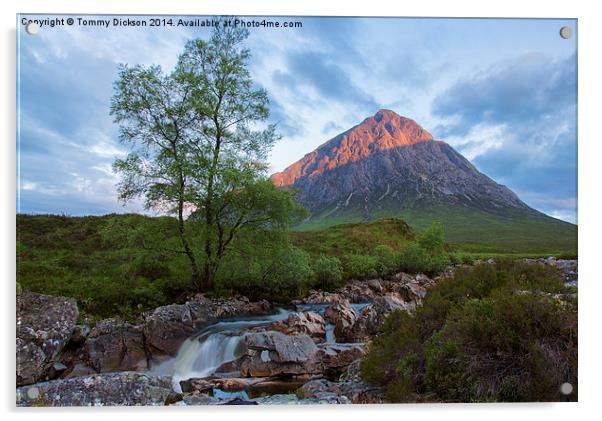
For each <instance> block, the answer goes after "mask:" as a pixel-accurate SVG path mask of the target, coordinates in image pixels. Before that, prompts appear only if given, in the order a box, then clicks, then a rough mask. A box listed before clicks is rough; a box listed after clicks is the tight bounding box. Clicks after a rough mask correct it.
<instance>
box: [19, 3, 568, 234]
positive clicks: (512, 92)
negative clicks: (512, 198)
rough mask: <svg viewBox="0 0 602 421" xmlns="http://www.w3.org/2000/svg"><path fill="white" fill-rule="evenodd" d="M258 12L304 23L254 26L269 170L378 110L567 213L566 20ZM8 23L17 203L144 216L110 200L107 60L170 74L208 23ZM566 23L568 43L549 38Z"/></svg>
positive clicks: (113, 133)
mask: <svg viewBox="0 0 602 421" xmlns="http://www.w3.org/2000/svg"><path fill="white" fill-rule="evenodd" d="M26 17H27V18H35V19H44V18H47V16H33V15H26ZM73 18H75V19H77V16H73ZM82 18H84V19H92V20H96V19H112V18H113V17H112V16H82ZM172 18H173V20H174V23H176V22H177V20H178V19H179V17H172ZM185 19H186V20H189V19H190V18H185ZM202 19H205V18H204V17H203V18H202ZM242 19H243V20H247V21H249V20H262V19H264V18H259V17H255V18H242ZM266 19H267V20H269V21H272V22H276V21H278V22H281V23H282V22H285V21H286V22H289V21H300V22H301V23H302V27H301V28H265V27H258V28H250V29H249V31H250V35H249V38H248V40H247V47H248V48H249V49H250V51H251V54H252V56H251V61H250V70H251V75H252V78H253V80H254V83H255V84H256V85H257V86H258V87H262V88H264V89H266V90H267V92H268V95H269V97H270V111H271V115H270V122H273V123H276V124H277V127H278V131H279V133H280V135H281V136H282V138H281V140H280V141H279V142H278V143H277V144H276V145H275V147H274V149H273V150H272V152H271V154H270V157H269V163H270V168H271V170H272V171H280V170H283V169H284V168H286V167H287V166H288V165H290V164H292V163H293V162H295V161H296V160H298V159H300V158H301V157H302V156H303V155H304V154H306V153H308V152H311V151H312V150H314V149H315V148H316V147H317V146H319V145H321V144H322V143H324V142H326V141H327V140H329V139H331V138H332V137H334V136H336V135H337V134H339V133H341V132H343V131H345V130H347V129H349V128H351V127H352V126H354V125H356V124H358V123H360V122H361V121H362V120H364V119H365V118H366V117H368V116H370V115H373V114H374V113H375V112H376V111H378V110H379V109H381V108H387V109H391V110H393V111H395V112H396V113H398V114H400V115H402V116H405V117H408V118H411V119H414V120H415V121H416V122H418V123H419V124H420V125H421V126H422V127H423V128H425V129H426V130H427V131H429V132H430V133H431V134H432V135H433V137H434V138H435V139H437V140H443V141H445V142H447V143H449V144H450V145H452V146H453V147H454V148H455V149H456V150H458V151H459V152H460V153H462V154H463V155H464V156H465V157H466V158H468V159H469V160H470V161H471V162H472V163H473V164H474V165H475V166H476V167H477V168H478V169H479V170H480V171H481V172H483V173H485V174H486V175H488V176H489V177H491V178H492V179H494V180H495V181H497V182H498V183H501V184H504V185H506V186H507V187H509V188H510V189H512V190H513V191H514V192H515V193H517V194H518V196H519V197H520V198H521V199H522V200H523V201H524V202H526V203H527V204H528V205H530V206H532V207H534V208H536V209H538V210H540V211H542V212H544V213H547V214H549V215H551V216H553V217H556V218H559V219H563V220H566V221H569V222H574V223H576V222H577V121H576V111H577V72H576V70H577V69H576V54H577V42H576V38H577V37H576V34H577V27H576V25H577V24H576V21H574V20H558V19H548V20H534V19H419V18H320V17H314V18H307V17H306V18H284V17H268V18H266ZM146 20H147V21H148V17H146ZM18 24H19V31H18V51H17V53H18V60H17V63H18V89H17V95H18V107H19V109H18V113H17V115H18V124H17V132H18V133H17V135H18V136H17V142H18V149H17V160H18V165H17V168H18V177H17V184H18V185H17V212H22V213H59V214H67V215H100V214H106V213H111V212H140V211H143V207H142V206H141V202H140V201H139V202H131V203H129V204H128V205H127V206H125V207H124V206H123V204H122V203H119V202H118V200H117V193H116V183H117V181H118V178H117V176H116V174H114V173H113V171H112V169H111V164H112V162H113V161H114V160H115V159H116V158H120V157H123V156H125V155H126V154H127V152H128V149H127V147H126V145H123V144H120V142H119V139H118V126H117V125H116V124H115V123H114V122H113V119H112V117H111V116H110V115H109V104H110V99H111V96H112V95H113V82H114V81H115V80H116V78H117V71H118V65H119V64H120V63H127V64H130V65H135V64H140V65H143V66H150V65H160V66H161V67H162V68H163V69H164V70H165V71H170V70H171V69H172V68H173V66H174V64H175V63H176V61H177V58H178V55H179V54H180V53H181V51H182V49H183V47H184V44H185V43H186V42H187V41H188V40H190V39H193V38H199V37H200V38H207V37H208V36H209V33H210V29H208V28H205V27H203V28H201V27H195V28H191V27H178V26H174V27H113V26H110V27H109V28H106V27H99V26H80V25H78V24H77V23H76V24H74V25H73V26H55V27H53V28H51V27H47V26H42V27H41V28H40V31H39V32H38V33H37V34H35V35H28V34H27V33H26V32H25V30H24V27H23V26H22V25H21V21H20V20H19V22H18ZM562 26H569V27H570V28H571V29H572V30H573V36H572V37H571V38H569V39H563V38H562V37H560V36H559V30H560V28H561V27H562Z"/></svg>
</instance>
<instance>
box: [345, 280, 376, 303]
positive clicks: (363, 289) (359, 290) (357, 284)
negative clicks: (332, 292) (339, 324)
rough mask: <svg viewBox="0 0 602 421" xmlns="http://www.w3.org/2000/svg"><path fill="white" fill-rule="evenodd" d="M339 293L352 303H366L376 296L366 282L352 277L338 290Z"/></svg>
mask: <svg viewBox="0 0 602 421" xmlns="http://www.w3.org/2000/svg"><path fill="white" fill-rule="evenodd" d="M339 294H340V295H341V296H343V297H344V298H346V299H347V300H349V301H350V302H352V303H366V302H369V301H372V300H373V299H374V297H375V296H376V294H375V291H373V290H372V289H371V288H370V287H369V286H368V283H366V282H362V281H359V280H357V279H352V280H350V281H349V282H347V284H345V286H344V287H343V288H342V289H341V290H340V291H339Z"/></svg>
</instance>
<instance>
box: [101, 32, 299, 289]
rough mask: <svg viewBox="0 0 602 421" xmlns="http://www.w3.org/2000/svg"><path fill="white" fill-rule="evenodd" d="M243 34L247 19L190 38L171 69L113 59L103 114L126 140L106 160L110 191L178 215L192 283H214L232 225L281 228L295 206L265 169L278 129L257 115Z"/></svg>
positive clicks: (264, 108)
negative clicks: (112, 182)
mask: <svg viewBox="0 0 602 421" xmlns="http://www.w3.org/2000/svg"><path fill="white" fill-rule="evenodd" d="M247 37H248V31H247V30H246V29H242V28H234V27H230V26H226V25H224V24H220V25H218V27H216V28H215V29H214V30H213V32H212V35H211V38H210V39H209V40H208V41H206V40H202V39H195V40H192V41H189V42H188V43H187V44H186V47H185V49H184V52H183V53H182V54H181V55H180V57H179V59H178V62H177V65H176V67H175V69H174V70H173V71H172V72H171V73H170V74H164V73H163V71H162V69H161V68H160V67H159V66H151V67H148V68H144V67H141V66H133V67H129V66H127V65H122V66H120V72H119V78H118V80H117V81H116V82H115V85H114V95H113V98H112V104H111V114H112V115H113V116H114V118H115V122H116V123H118V124H119V126H120V139H121V141H122V142H124V143H127V144H129V145H130V146H131V151H130V153H129V154H128V155H127V157H125V158H124V159H118V160H116V161H115V163H114V169H115V170H116V172H118V173H119V174H120V177H121V179H120V182H119V185H118V191H119V198H120V199H121V200H122V201H124V202H127V201H128V200H130V199H132V198H135V197H144V198H145V206H146V207H147V208H148V209H157V208H159V209H162V210H164V211H166V212H168V213H171V214H173V215H175V216H176V217H177V221H178V224H177V226H178V235H179V238H180V240H181V245H182V250H181V251H179V252H181V253H184V254H185V255H186V256H187V257H188V260H189V261H190V265H191V270H192V283H193V285H194V287H195V288H197V289H199V290H201V291H205V290H210V289H212V288H213V286H214V281H215V277H216V274H217V272H218V270H219V267H220V263H221V262H222V259H223V257H224V255H225V254H226V252H227V250H228V248H229V246H230V245H231V244H232V241H233V240H234V239H235V238H236V236H237V234H238V233H239V232H240V231H241V230H243V229H245V228H262V229H282V228H284V227H286V226H287V225H288V224H290V222H291V218H292V216H293V214H295V213H296V212H297V211H299V208H298V207H297V205H295V204H294V202H293V196H292V193H291V192H287V191H282V190H278V189H276V188H275V187H274V185H273V184H272V183H271V181H270V180H269V179H268V177H267V169H268V168H267V165H266V163H265V159H266V157H267V153H268V152H269V151H270V149H271V148H272V146H273V144H274V142H275V141H276V140H277V135H276V134H275V128H274V126H273V125H267V124H266V120H267V118H268V115H269V109H268V96H267V93H266V92H265V90H263V89H255V88H254V86H253V81H252V79H251V76H250V73H249V70H248V62H249V58H250V53H249V50H248V49H246V48H244V47H243V42H244V41H245V39H246V38H247ZM187 214H190V217H189V218H187V219H186V216H187ZM192 226H194V228H195V229H194V230H193V229H191V228H192ZM189 231H195V232H200V233H201V234H202V235H200V236H193V235H191V233H190V232H189ZM199 238H200V240H199ZM196 243H201V244H196Z"/></svg>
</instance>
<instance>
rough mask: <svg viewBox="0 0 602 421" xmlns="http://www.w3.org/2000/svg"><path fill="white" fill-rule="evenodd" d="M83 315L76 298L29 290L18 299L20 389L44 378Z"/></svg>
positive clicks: (17, 356)
mask: <svg viewBox="0 0 602 421" xmlns="http://www.w3.org/2000/svg"><path fill="white" fill-rule="evenodd" d="M78 316H79V311H78V309H77V303H76V302H75V300H74V299H72V298H65V297H53V296H49V295H42V294H36V293H34V292H28V291H25V292H23V293H21V294H20V295H19V296H17V338H16V351H17V353H16V363H17V367H16V368H17V386H20V385H25V384H32V383H35V382H37V381H40V380H42V379H44V378H45V377H46V375H47V372H48V370H49V369H50V367H51V365H52V364H53V362H55V360H56V359H57V357H58V356H59V354H60V353H61V351H62V350H63V348H64V347H65V345H67V343H68V342H69V339H70V338H71V334H72V332H73V330H74V328H75V323H76V321H77V318H78Z"/></svg>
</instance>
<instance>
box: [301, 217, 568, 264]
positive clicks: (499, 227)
mask: <svg viewBox="0 0 602 421" xmlns="http://www.w3.org/2000/svg"><path fill="white" fill-rule="evenodd" d="M333 215H336V216H333V217H327V218H319V217H317V218H315V219H313V220H312V219H310V220H307V221H305V222H304V223H302V224H301V225H299V226H297V227H295V230H296V231H298V232H302V233H306V235H307V236H309V237H311V234H309V233H310V232H312V231H316V232H320V231H327V230H328V229H329V226H331V225H335V224H340V223H347V224H349V223H355V224H362V220H363V217H362V216H361V214H360V213H359V212H356V211H354V210H353V209H343V210H341V211H338V212H337V213H336V214H333ZM392 217H395V218H401V219H403V220H404V221H405V222H407V224H408V225H409V226H410V227H411V228H412V229H413V230H414V231H415V232H417V233H420V232H422V231H424V230H425V229H426V228H427V227H428V226H429V225H430V224H431V223H432V222H433V221H440V222H442V223H443V225H444V226H445V238H446V242H447V243H448V244H449V245H451V246H452V248H454V249H455V250H457V251H460V252H465V253H471V254H475V255H479V256H489V257H496V256H517V257H518V256H544V255H553V256H558V255H563V254H567V255H576V253H577V226H576V225H574V224H570V223H568V222H564V221H560V220H558V219H554V218H551V217H549V216H546V215H543V214H537V213H531V212H525V211H518V210H504V212H503V213H501V212H500V213H499V214H496V213H492V212H485V211H481V210H475V209H468V208H465V207H453V206H446V207H432V208H428V209H397V210H395V209H389V210H380V211H376V212H373V213H372V214H371V218H373V219H374V220H378V219H379V218H388V220H390V218H392ZM320 235H321V234H318V233H316V234H315V236H316V238H318V237H320Z"/></svg>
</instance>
